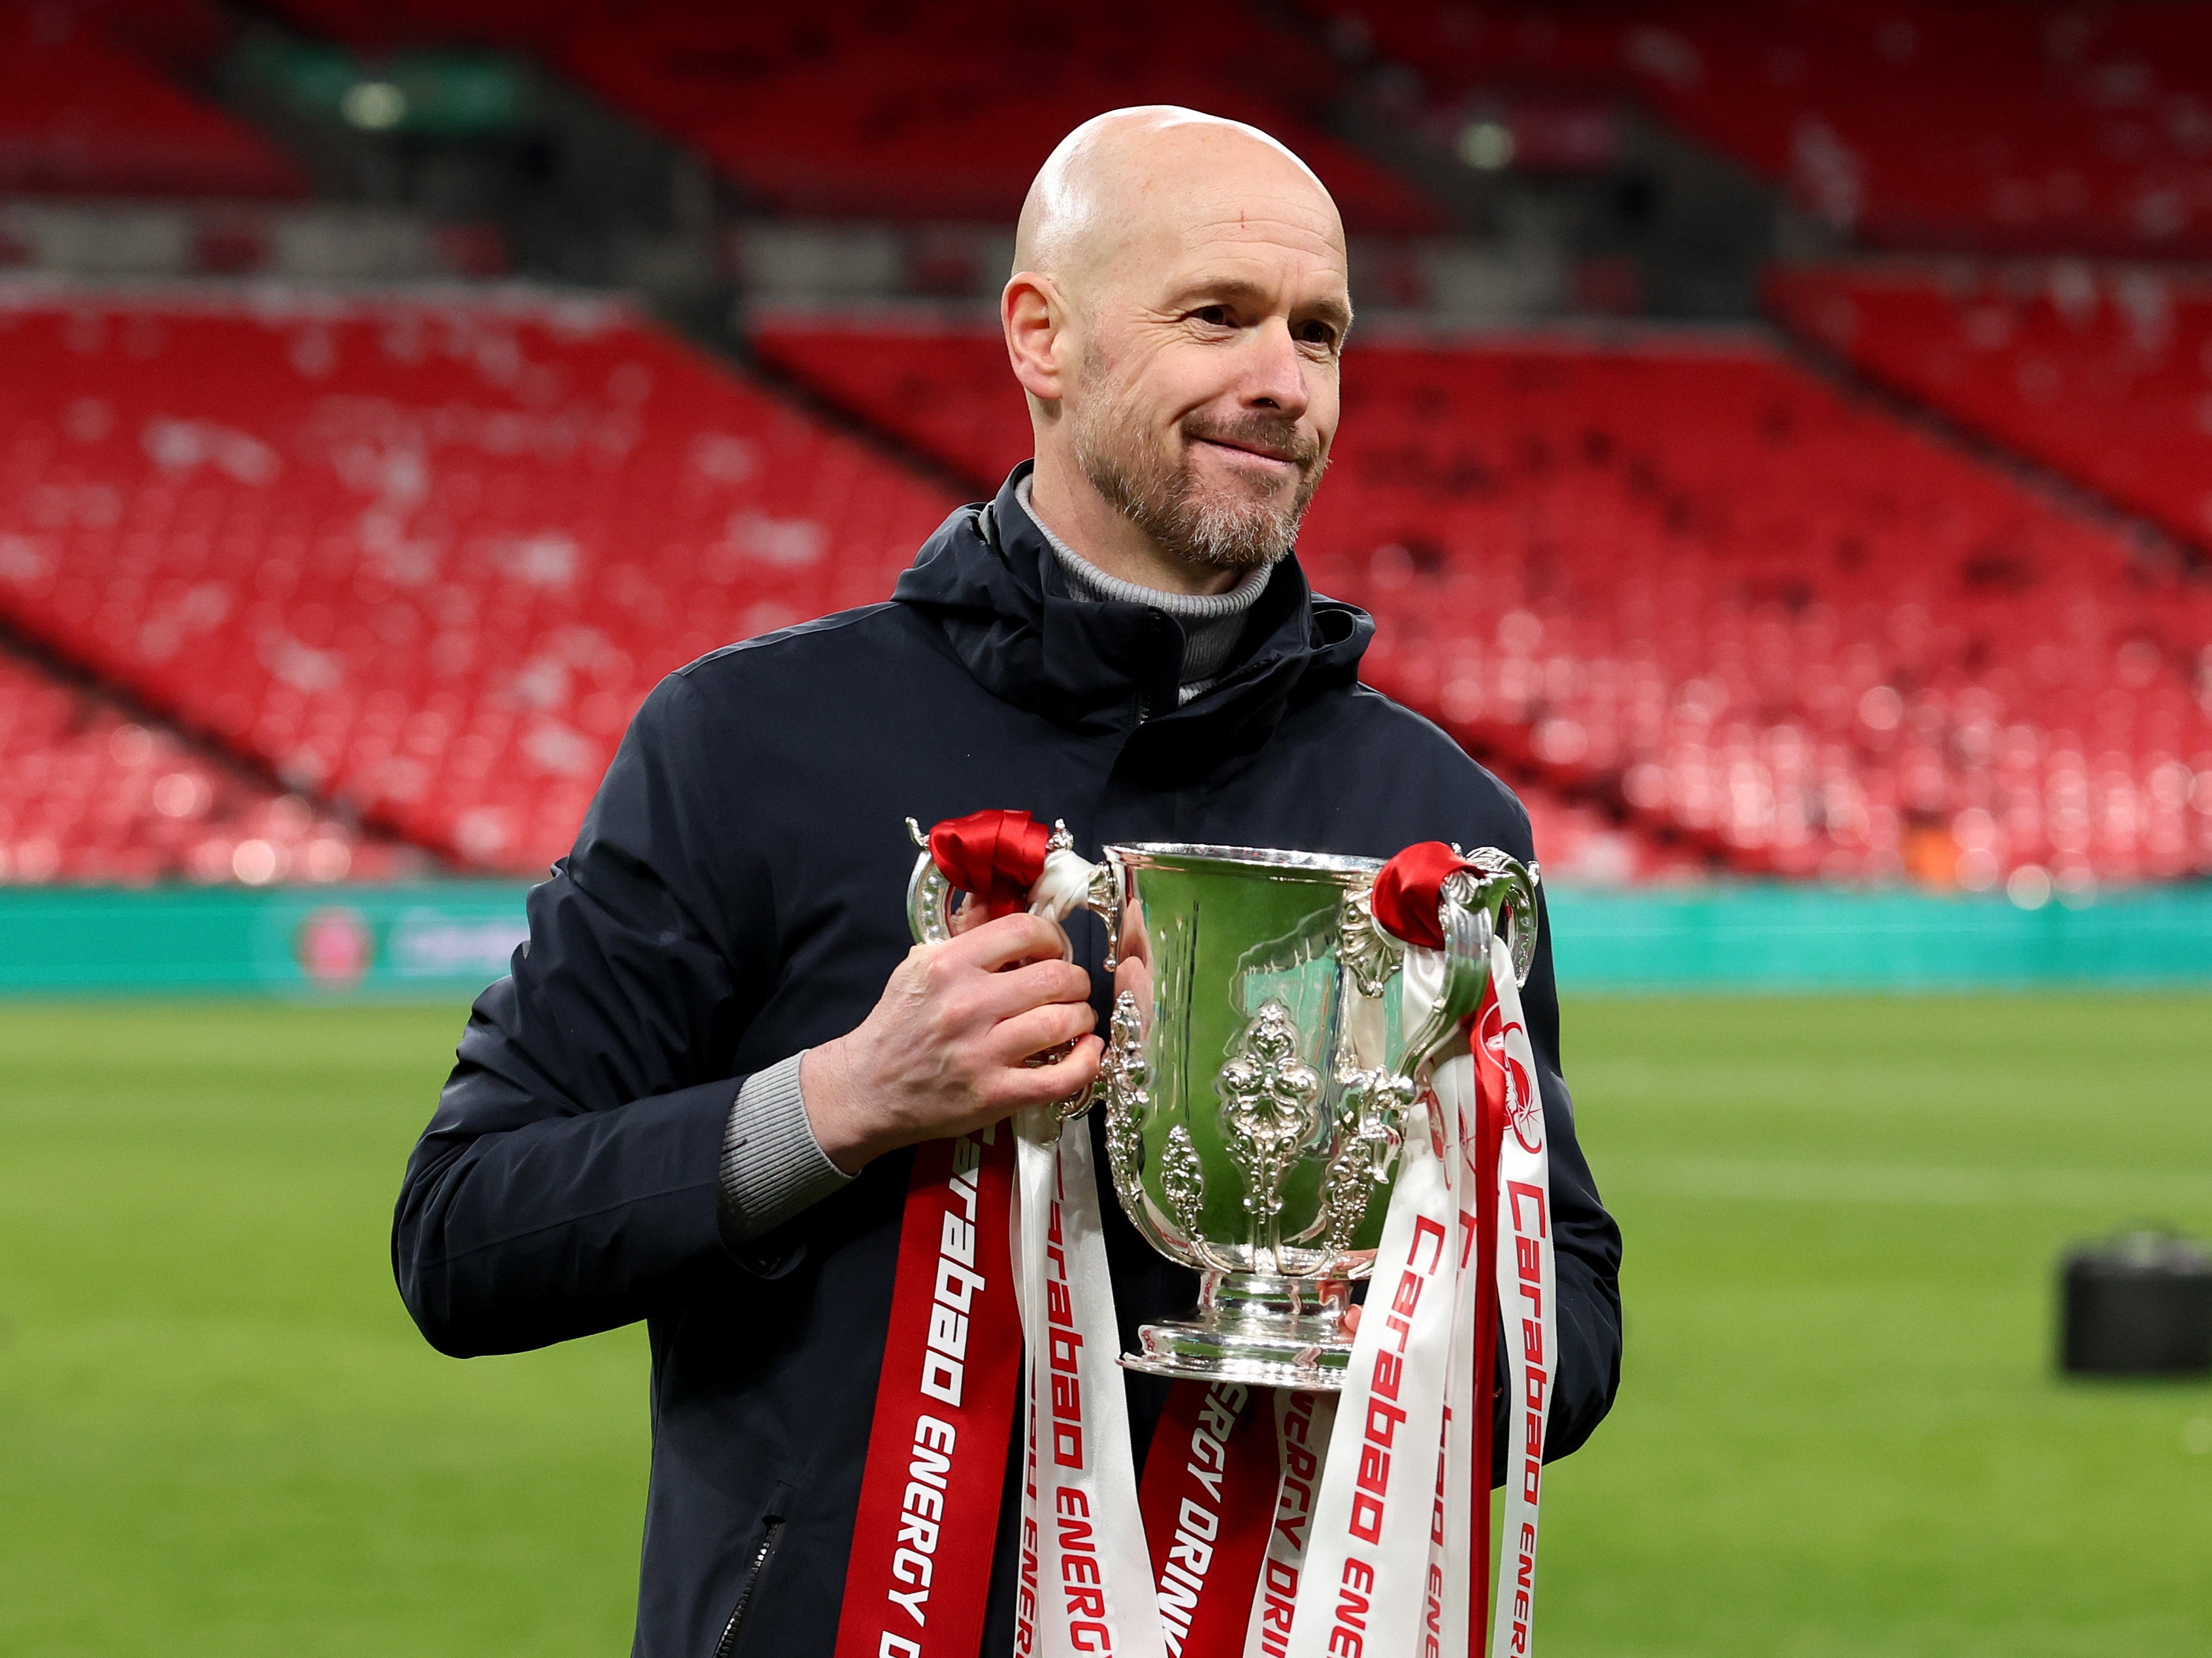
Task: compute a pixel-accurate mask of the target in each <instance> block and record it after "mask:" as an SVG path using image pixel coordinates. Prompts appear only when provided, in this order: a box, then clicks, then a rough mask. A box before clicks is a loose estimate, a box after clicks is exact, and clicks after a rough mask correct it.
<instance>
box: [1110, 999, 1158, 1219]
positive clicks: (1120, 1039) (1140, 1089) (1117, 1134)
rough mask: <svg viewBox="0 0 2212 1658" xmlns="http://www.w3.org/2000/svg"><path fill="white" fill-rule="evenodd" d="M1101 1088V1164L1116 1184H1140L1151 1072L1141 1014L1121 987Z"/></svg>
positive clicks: (1129, 1187)
mask: <svg viewBox="0 0 2212 1658" xmlns="http://www.w3.org/2000/svg"><path fill="white" fill-rule="evenodd" d="M1098 1068H1099V1070H1100V1072H1102V1073H1103V1078H1104V1080H1105V1092H1106V1165H1107V1169H1108V1170H1109V1172H1110V1173H1111V1174H1112V1175H1113V1176H1114V1184H1115V1187H1116V1188H1117V1189H1118V1190H1120V1191H1123V1192H1137V1191H1140V1190H1142V1189H1143V1175H1144V1172H1145V1115H1146V1111H1147V1110H1148V1109H1149V1108H1150V1107H1151V1105H1152V1095H1151V1092H1150V1089H1149V1086H1148V1084H1150V1082H1151V1079H1152V1078H1151V1072H1150V1069H1149V1067H1147V1066H1146V1063H1145V1017H1144V1014H1143V1013H1142V1011H1139V1008H1138V1006H1137V999H1136V997H1135V996H1134V995H1133V994H1132V993H1130V992H1128V991H1126V990H1125V991H1123V992H1122V993H1121V994H1120V995H1119V996H1117V997H1115V999H1114V1018H1113V1023H1112V1026H1111V1028H1110V1030H1109V1035H1108V1038H1107V1043H1106V1054H1105V1058H1104V1060H1103V1062H1102V1063H1101V1064H1100V1066H1099V1067H1098Z"/></svg>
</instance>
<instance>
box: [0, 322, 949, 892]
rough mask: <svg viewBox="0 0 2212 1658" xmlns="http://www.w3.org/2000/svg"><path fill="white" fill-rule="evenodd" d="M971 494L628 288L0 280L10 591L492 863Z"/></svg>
mask: <svg viewBox="0 0 2212 1658" xmlns="http://www.w3.org/2000/svg"><path fill="white" fill-rule="evenodd" d="M950 505H951V501H949V499H948V498H947V497H946V496H945V495H944V494H942V493H941V492H940V491H939V490H938V489H933V488H931V487H930V486H927V485H926V484H924V483H921V482H918V481H917V480H916V479H915V477H914V476H913V475H912V474H911V473H910V472H909V471H907V470H906V469H905V468H902V467H901V466H899V465H895V464H893V463H891V462H890V461H888V460H886V459H884V458H882V457H881V456H879V455H878V454H876V453H874V452H871V451H870V450H869V449H867V448H866V447H865V446H862V445H861V444H860V443H858V442H856V441H854V440H850V439H848V438H845V437H842V436H840V435H838V434H836V433H834V432H833V431H831V430H829V429H828V428H825V427H824V426H823V424H822V423H821V422H818V421H815V420H811V419H809V418H807V417H806V416H803V415H801V414H799V412H797V411H795V410H793V409H792V408H791V407H789V406H788V405H787V404H784V403H781V402H780V401H778V400H777V399H775V398H772V397H770V396H768V395H766V394H764V393H763V392H761V391H759V390H758V389H756V388H755V387H753V386H750V385H748V384H746V383H744V381H742V380H738V379H737V378H736V377H734V376H732V375H731V374H727V373H725V372H722V371H720V370H719V369H716V368H714V367H710V366H709V365H708V364H707V363H706V362H705V361H702V359H700V358H698V357H697V356H696V355H694V354H692V353H691V352H690V351H689V350H688V349H684V348H683V347H681V346H679V345H678V344H677V343H674V342H673V341H671V340H670V339H668V338H667V337H664V336H662V335H661V334H659V333H658V332H656V331H654V330H653V329H651V328H649V327H647V326H646V325H642V324H641V323H640V322H639V321H638V320H637V319H636V318H635V316H634V315H633V314H632V313H630V312H629V310H628V309H627V308H626V307H623V306H621V305H620V304H617V303H615V302H611V301H597V300H549V299H544V298H537V297H532V296H528V295H515V294H513V293H508V292H504V291H500V290H492V291H485V290H477V291H474V292H460V291H456V292H454V293H453V294H450V295H443V296H438V297H424V296H422V295H414V296H411V297H395V298H389V299H376V298H350V299H348V298H339V297H332V296H327V295H326V296H321V297H300V296H294V297H291V298H289V299H288V298H286V297H284V296H283V295H279V294H276V293H275V292H273V291H272V290H246V291H233V292H228V293H225V292H220V291H216V292H200V293H194V292H191V291H186V290H179V291H174V292H170V293H167V294H164V293H161V292H158V291H148V292H141V293H136V294H110V295H99V294H95V293H91V292H87V291H78V292H72V293H68V294H57V293H54V292H52V291H50V290H43V289H37V288H18V289H14V290H7V291H5V292H4V293H0V612H4V614H5V615H6V616H7V617H8V618H9V619H10V620H11V621H12V622H13V623H15V625H16V626H18V627H19V628H20V629H21V630H22V631H23V632H24V633H25V634H26V635H29V636H32V637H35V638H37V639H39V640H40V641H43V642H44V644H45V645H46V647H48V648H50V649H52V651H54V652H55V653H56V654H57V655H58V656H59V657H61V658H62V659H65V660H68V661H70V662H72V663H75V664H77V665H82V666H83V667H85V668H87V669H88V670H90V671H94V672H95V673H97V674H100V675H101V676H104V677H107V678H110V679H112V680H113V681H116V682H118V683H121V684H122V685H124V686H125V687H127V688H129V689H130V690H131V693H132V694H133V695H136V696H137V697H138V698H140V699H142V700H143V701H144V702H145V703H146V704H148V705H149V707H152V708H157V709H160V710H162V711H164V712H165V713H167V714H170V715H172V716H173V717H175V718H177V719H179V720H181V721H182V722H184V723H185V724H186V725H188V726H191V727H193V728H195V729H198V730H204V731H206V732H210V734H212V735H213V736H214V737H215V738H217V739H218V740H220V741H222V742H223V743H225V744H229V745H231V746H232V747H233V748H234V750H237V751H238V752H240V754H242V755H246V756H251V757H252V758H253V759H254V760H256V761H258V762H261V763H263V764H264V765H266V766H268V767H269V768H271V769H273V770H274V771H276V773H277V774H280V775H283V776H284V777H285V778H287V779H289V780H295V782H296V784H297V785H298V786H299V787H300V788H301V789H302V790H303V791H306V792H308V793H313V794H316V795H319V796H321V797H324V798H326V799H331V800H333V801H335V802H337V803H338V804H340V805H342V806H343V808H345V809H346V810H348V811H354V812H357V813H359V814H360V815H362V817H366V818H368V819H370V820H372V821H374V822H377V823H381V824H383V825H385V826H386V827H388V828H390V829H393V830H395V831H397V832H398V833H399V834H400V835H404V836H405V837H407V838H408V839H410V840H412V841H416V842H417V843H419V844H422V845H424V846H427V847H433V848H435V849H438V850H441V851H444V852H447V853H451V854H453V855H454V856H455V857H457V858H459V859H460V860H461V861H462V862H464V863H465V864H468V865H474V866H477V867H482V868H490V869H511V870H518V871H528V870H533V869H542V868H543V867H544V865H545V864H546V863H547V862H548V861H550V859H552V858H553V857H555V856H557V855H558V854H559V853H562V852H563V851H565V850H566V849H567V847H568V844H569V842H570V841H571V840H572V839H573V837H574V833H575V829H576V825H577V823H578V822H579V821H580V817H581V816H582V812H583V808H584V805H585V804H586V801H587V800H588V799H589V798H590V795H591V793H592V790H593V788H594V787H595V786H596V785H597V783H598V780H599V775H600V773H601V772H602V771H603V770H604V769H605V765H606V763H607V761H608V760H609V758H610V757H611V755H612V752H613V748H614V744H615V742H616V740H617V738H618V737H619V736H620V734H621V732H622V731H623V726H624V725H625V723H626V722H627V721H628V720H629V715H630V714H631V713H632V711H633V710H634V709H635V706H636V704H637V702H638V701H639V700H640V699H641V697H642V696H643V695H644V693H645V692H646V690H647V689H649V688H650V687H651V686H652V685H653V683H654V682H655V680H656V679H657V678H658V677H659V676H660V675H661V674H663V673H665V672H666V671H668V670H670V669H671V668H674V667H676V666H678V665H680V664H682V663H684V662H685V661H687V660H689V659H692V658H694V657H696V656H698V655H700V654H702V653H705V652H706V651H708V650H710V649H713V648H714V647H718V646H720V645H722V644H725V643H727V642H728V641H732V640H736V639H742V638H744V637H747V636H748V635H754V634H758V633H761V632H763V631H767V630H769V629H774V628H776V627H779V626H781V625H784V624H786V623H792V622H796V621H798V620H800V619H801V618H803V617H805V616H813V615H817V614H819V613H821V612H823V611H826V610H836V609H838V608H842V607H843V606H847V605H850V604H858V603H862V602H866V601H869V600H873V599H878V598H883V597H884V595H885V594H886V592H888V590H889V588H890V582H891V580H892V578H893V576H894V575H895V574H896V571H897V570H898V569H899V568H902V567H903V566H904V565H905V563H906V562H907V561H908V559H909V558H910V557H911V556H912V554H913V550H914V549H915V546H916V545H918V544H920V542H921V539H922V538H923V537H925V536H926V535H927V533H928V532H929V531H930V530H932V529H933V528H934V527H935V525H936V524H937V523H938V521H939V519H941V517H942V516H943V514H944V513H945V510H946V508H947V507H948V506H950Z"/></svg>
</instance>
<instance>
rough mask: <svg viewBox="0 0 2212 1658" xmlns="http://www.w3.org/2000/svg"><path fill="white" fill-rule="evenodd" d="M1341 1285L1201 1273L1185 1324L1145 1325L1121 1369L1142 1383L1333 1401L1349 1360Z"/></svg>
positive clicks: (1348, 1289)
mask: <svg viewBox="0 0 2212 1658" xmlns="http://www.w3.org/2000/svg"><path fill="white" fill-rule="evenodd" d="M1351 1297H1352V1284H1351V1281H1350V1280H1349V1279H1347V1278H1275V1277H1271V1276H1269V1275H1267V1274H1264V1273H1260V1272H1207V1273H1206V1275H1205V1277H1204V1278H1203V1279H1202V1280H1201V1281H1200V1286H1199V1292H1198V1306H1197V1308H1196V1309H1195V1310H1194V1311H1193V1312H1192V1314H1191V1315H1190V1316H1189V1317H1188V1318H1183V1319H1174V1320H1170V1321H1167V1322H1165V1323H1161V1324H1147V1325H1145V1326H1144V1327H1142V1328H1140V1329H1139V1331H1138V1332H1137V1348H1138V1350H1137V1351H1135V1352H1133V1353H1127V1354H1124V1355H1123V1356H1122V1359H1121V1363H1123V1364H1124V1365H1126V1366H1127V1368H1129V1369H1130V1370H1141V1371H1143V1372H1145V1373H1146V1375H1148V1376H1175V1377H1178V1378H1181V1379H1182V1380H1186V1381H1192V1382H1245V1383H1248V1384H1249V1385H1251V1386H1254V1387H1262V1388H1304V1389H1306V1390H1308V1391H1310V1392H1314V1393H1335V1392H1338V1391H1339V1390H1340V1389H1341V1388H1343V1386H1344V1373H1345V1367H1346V1365H1347V1364H1349V1363H1351V1360H1352V1337H1351V1334H1350V1333H1349V1332H1347V1331H1346V1329H1345V1327H1344V1313H1345V1309H1346V1307H1348V1306H1349V1305H1350V1304H1351Z"/></svg>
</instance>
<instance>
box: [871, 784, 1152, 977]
mask: <svg viewBox="0 0 2212 1658" xmlns="http://www.w3.org/2000/svg"><path fill="white" fill-rule="evenodd" d="M906 831H907V833H908V835H911V836H912V837H913V839H914V843H915V846H916V847H919V848H920V851H919V852H918V853H916V854H915V860H914V873H913V874H912V875H910V876H908V878H907V884H906V922H907V926H908V930H909V931H910V932H912V933H913V934H914V941H915V943H916V944H943V943H945V941H946V940H947V939H949V938H951V937H952V936H953V927H952V893H953V887H952V884H951V882H950V881H948V880H946V879H945V872H944V871H943V870H941V869H939V868H938V866H937V860H936V859H934V858H933V857H931V856H930V853H929V836H928V835H925V834H924V833H922V829H921V824H919V823H916V822H915V820H914V819H913V818H911V817H909V818H908V819H907V820H906ZM1050 846H1051V849H1052V851H1053V852H1054V853H1072V852H1073V850H1074V846H1075V837H1074V836H1073V835H1070V834H1069V833H1068V832H1067V825H1066V824H1065V823H1054V825H1053V828H1052V840H1051V842H1050ZM1073 869H1074V871H1075V872H1077V873H1078V874H1079V876H1080V878H1081V881H1082V884H1081V887H1080V890H1079V891H1078V890H1076V886H1075V883H1074V882H1073V880H1071V881H1069V882H1068V883H1066V884H1064V885H1063V887H1062V889H1061V890H1060V891H1058V892H1055V893H1054V894H1053V895H1052V896H1050V897H1048V898H1047V899H1044V900H1041V901H1040V902H1036V903H1033V904H1031V905H1030V913H1031V914H1041V915H1045V916H1047V917H1048V918H1049V919H1051V920H1054V921H1064V920H1066V919H1067V917H1068V916H1070V915H1073V914H1074V913H1075V912H1076V911H1077V910H1079V909H1087V910H1089V911H1090V912H1091V914H1094V915H1096V916H1097V918H1098V919H1099V920H1101V921H1103V922H1104V923H1105V926H1106V971H1107V972H1109V973H1111V972H1113V970H1114V969H1115V967H1117V966H1119V965H1120V963H1121V893H1122V890H1123V889H1122V880H1121V868H1120V866H1119V865H1116V864H1115V861H1114V859H1113V857H1112V855H1111V854H1110V853H1109V855H1108V856H1107V858H1106V859H1104V860H1103V862H1100V863H1096V864H1088V863H1084V862H1082V861H1081V860H1077V862H1076V864H1075V865H1073ZM1062 954H1063V956H1064V957H1065V959H1066V960H1068V961H1071V962H1072V961H1073V960H1074V959H1075V951H1074V948H1073V945H1072V944H1069V945H1065V946H1063V950H1062Z"/></svg>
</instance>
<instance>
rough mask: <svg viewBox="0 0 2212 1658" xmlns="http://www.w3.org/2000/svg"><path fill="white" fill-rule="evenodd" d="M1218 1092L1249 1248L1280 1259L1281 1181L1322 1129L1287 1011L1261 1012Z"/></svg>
mask: <svg viewBox="0 0 2212 1658" xmlns="http://www.w3.org/2000/svg"><path fill="white" fill-rule="evenodd" d="M1216 1087H1217V1091H1218V1093H1219V1095H1220V1097H1221V1117H1222V1121H1223V1124H1224V1126H1225V1127H1226V1128H1227V1129H1228V1131H1229V1155H1230V1156H1231V1157H1232V1158H1234V1159H1235V1160H1236V1163H1237V1169H1238V1170H1239V1172H1241V1173H1242V1174H1243V1176H1244V1212H1245V1213H1246V1214H1248V1215H1249V1216H1250V1217H1251V1218H1252V1247H1253V1248H1254V1249H1255V1251H1265V1252H1266V1253H1267V1254H1269V1255H1271V1256H1274V1257H1277V1258H1278V1259H1279V1242H1278V1239H1279V1222H1280V1217H1281V1215H1282V1211H1283V1180H1284V1177H1285V1175H1288V1174H1289V1173H1290V1171H1291V1165H1292V1164H1294V1163H1297V1160H1298V1157H1299V1154H1300V1153H1301V1152H1302V1151H1304V1150H1305V1148H1306V1146H1307V1145H1309V1144H1310V1142H1311V1141H1312V1139H1313V1138H1314V1135H1315V1133H1316V1130H1318V1129H1319V1128H1320V1127H1321V1097H1322V1084H1321V1072H1318V1071H1316V1070H1315V1069H1314V1068H1313V1067H1312V1066H1310V1065H1308V1064H1306V1062H1305V1061H1304V1060H1301V1059H1300V1058H1299V1057H1298V1027H1297V1022H1296V1021H1295V1020H1293V1019H1292V1018H1291V1011H1290V1009H1289V1008H1287V1007H1285V1005H1283V1004H1282V1003H1281V1002H1279V1001H1270V1002H1267V1003H1265V1004H1263V1005H1261V1009H1260V1011H1259V1012H1257V1013H1256V1014H1255V1015H1254V1016H1253V1017H1252V1023H1250V1024H1249V1025H1247V1026H1246V1027H1245V1029H1244V1035H1243V1040H1242V1041H1240V1042H1238V1043H1237V1057H1236V1058H1235V1059H1232V1060H1230V1061H1229V1063H1228V1064H1226V1065H1225V1066H1222V1067H1221V1073H1220V1077H1219V1078H1218V1083H1217V1084H1216Z"/></svg>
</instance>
